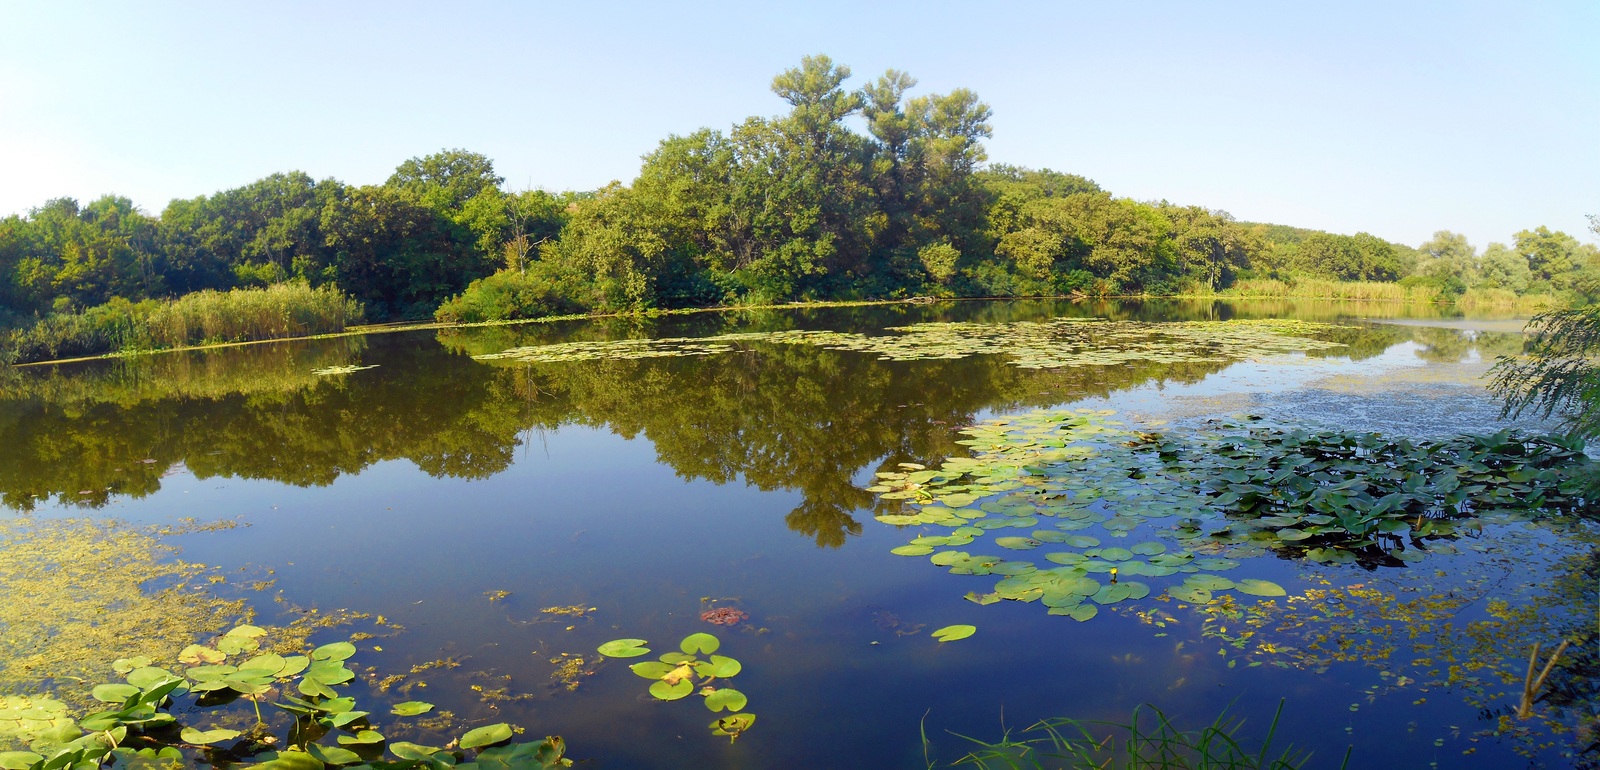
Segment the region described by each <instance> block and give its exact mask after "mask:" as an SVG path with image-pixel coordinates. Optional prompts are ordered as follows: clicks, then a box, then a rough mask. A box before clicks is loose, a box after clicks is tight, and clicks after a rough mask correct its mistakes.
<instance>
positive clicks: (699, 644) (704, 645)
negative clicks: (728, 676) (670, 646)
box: [678, 632, 722, 655]
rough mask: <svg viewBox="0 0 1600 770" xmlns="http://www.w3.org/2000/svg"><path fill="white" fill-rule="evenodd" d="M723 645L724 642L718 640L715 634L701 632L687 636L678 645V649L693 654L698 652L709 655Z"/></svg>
mask: <svg viewBox="0 0 1600 770" xmlns="http://www.w3.org/2000/svg"><path fill="white" fill-rule="evenodd" d="M721 646H722V642H719V641H717V638H716V637H715V636H712V635H711V634H707V633H704V632H701V633H696V634H690V635H688V636H685V637H684V638H683V642H682V643H680V644H679V645H678V649H680V650H683V651H684V652H686V653H689V654H691V655H693V654H698V653H704V654H707V655H709V654H711V653H713V652H716V651H717V648H718V647H721Z"/></svg>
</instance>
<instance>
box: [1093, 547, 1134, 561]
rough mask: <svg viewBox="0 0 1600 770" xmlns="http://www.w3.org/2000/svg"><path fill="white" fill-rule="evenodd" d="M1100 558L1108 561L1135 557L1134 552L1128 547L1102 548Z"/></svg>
mask: <svg viewBox="0 0 1600 770" xmlns="http://www.w3.org/2000/svg"><path fill="white" fill-rule="evenodd" d="M1099 558H1101V559H1105V560H1106V561H1127V560H1129V559H1132V558H1133V552H1132V551H1130V550H1128V549H1126V548H1102V549H1100V554H1099Z"/></svg>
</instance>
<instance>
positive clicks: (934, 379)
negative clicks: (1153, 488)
mask: <svg viewBox="0 0 1600 770" xmlns="http://www.w3.org/2000/svg"><path fill="white" fill-rule="evenodd" d="M1214 310H1215V307H1214V306H1213V305H1212V304H1210V303H1205V304H1203V305H1196V306H1195V307H1193V308H1190V309H1188V310H1186V311H1183V312H1179V310H1175V309H1174V308H1173V307H1171V306H1168V305H1165V304H1163V305H1159V306H1158V305H1157V303H1148V304H1147V305H1144V306H1134V305H1128V306H1125V307H1123V308H1121V309H1120V310H1118V313H1120V314H1121V315H1124V316H1128V317H1129V320H1134V319H1136V318H1139V317H1142V316H1144V315H1145V314H1151V315H1152V317H1162V316H1164V317H1172V316H1174V315H1176V316H1178V317H1208V314H1210V313H1212V312H1213V311H1214ZM1065 311H1071V313H1072V314H1076V315H1085V314H1091V313H1092V314H1098V315H1109V314H1113V313H1112V309H1110V308H1092V307H1082V306H1072V305H1065V304H1064V303H1039V304H1035V305H1029V304H1001V303H957V304H954V305H949V306H942V307H939V308H929V307H925V306H918V305H895V306H888V307H875V308H830V309H825V310H818V311H813V312H810V313H804V314H802V313H794V312H776V311H752V312H749V313H745V314H740V315H737V316H734V317H731V318H730V317H727V316H720V315H713V314H698V315H692V316H681V317H666V318H658V319H646V320H643V321H641V320H638V319H610V320H606V321H603V322H602V323H599V324H581V325H580V324H532V325H528V326H519V327H498V328H487V329H475V330H453V331H451V332H448V333H444V334H441V338H442V341H444V342H445V344H444V345H442V346H441V345H436V344H433V343H431V342H428V343H427V344H421V345H419V344H417V342H418V341H419V337H418V336H417V335H377V336H373V337H369V338H367V341H366V348H365V349H364V350H355V351H344V352H342V353H341V355H342V356H343V358H342V359H339V360H337V361H336V363H351V362H356V361H358V362H359V363H363V364H369V365H370V364H379V367H378V368H376V369H371V370H367V371H363V372H359V373H357V374H353V375H349V376H348V377H334V378H310V377H307V376H304V375H301V374H299V372H306V371H309V369H310V368H311V367H308V366H305V363H306V362H305V361H302V360H299V359H292V360H275V359H261V360H256V359H252V358H249V357H248V356H245V357H241V359H240V361H241V362H240V363H239V365H238V367H237V371H232V370H228V369H227V368H226V367H221V366H219V365H216V364H215V363H214V364H213V365H212V371H211V372H210V374H209V375H208V376H212V377H216V378H219V381H228V382H233V383H235V386H234V387H232V388H231V389H230V388H225V387H214V388H212V389H211V390H209V391H207V390H205V388H204V387H203V386H202V385H200V384H185V382H186V381H185V380H184V379H183V378H182V377H178V376H171V377H164V378H161V379H158V380H157V381H156V382H155V383H153V384H152V383H145V385H143V386H141V387H142V389H141V390H138V391H137V392H138V393H139V394H140V395H139V397H138V398H126V397H122V396H120V395H117V394H121V393H125V392H129V391H128V389H127V388H126V387H122V386H116V387H113V386H106V390H105V392H106V393H107V394H109V395H108V396H107V397H105V398H97V397H96V396H97V393H99V391H97V390H96V388H97V387H99V386H100V383H101V382H111V381H113V380H112V379H108V378H102V379H101V380H98V381H97V380H93V379H85V380H72V381H71V382H70V383H69V384H66V385H57V386H53V388H54V389H53V390H46V389H40V388H35V389H34V390H33V391H23V392H25V393H28V396H27V397H26V398H23V399H21V400H11V401H5V402H0V427H3V429H4V431H5V436H6V439H7V440H6V441H5V442H0V495H3V499H4V501H5V503H6V504H7V505H10V506H12V507H14V508H23V509H26V508H29V507H30V506H31V505H32V504H33V502H34V501H33V499H32V498H31V495H39V496H40V497H49V496H51V495H60V496H62V497H63V499H67V500H70V501H73V502H77V503H79V504H82V505H99V504H103V503H104V502H105V501H106V500H107V498H108V496H109V495H110V494H112V493H121V494H131V495H136V496H138V495H144V494H149V493H150V492H153V491H155V490H156V489H157V488H159V485H160V476H161V474H162V472H163V471H164V470H165V469H167V468H168V467H170V466H172V465H173V464H175V463H178V462H182V463H185V464H186V465H187V466H188V468H189V469H190V470H191V471H192V472H193V473H194V474H195V475H196V476H198V477H201V478H207V477H213V476H234V477H241V478H252V479H272V480H276V481H281V482H284V483H289V484H296V485H323V484H329V483H331V482H332V481H333V480H334V479H336V478H338V477H339V476H340V475H341V474H344V473H353V472H358V471H360V470H361V469H363V468H365V467H367V466H369V465H371V464H373V463H375V462H379V461H382V460H389V459H406V460H410V461H411V462H413V463H415V464H416V465H417V466H418V467H419V468H421V469H422V470H423V471H424V472H426V473H429V474H431V475H434V476H448V477H460V478H482V477H485V476H488V475H491V474H494V473H498V472H499V471H501V470H504V469H505V468H506V467H508V466H509V465H510V464H511V463H512V461H513V459H514V457H515V451H516V448H517V447H518V446H519V445H520V443H521V442H522V441H523V436H524V435H525V432H526V431H528V430H530V429H540V430H544V429H554V428H558V427H560V426H562V425H569V424H581V425H590V426H596V427H604V428H607V429H609V430H611V431H614V432H616V433H617V434H619V435H622V436H626V437H630V438H631V437H634V436H639V435H643V436H646V437H648V438H649V439H650V441H651V442H652V443H653V444H654V446H655V448H656V452H657V454H658V456H659V458H660V460H661V462H663V463H665V464H667V465H669V466H671V467H672V468H673V469H674V470H675V471H676V472H677V473H678V474H679V475H680V476H682V477H684V478H688V479H706V480H709V481H713V482H716V483H719V484H721V483H729V482H733V481H736V480H740V479H742V480H744V481H745V482H746V483H749V484H751V485H753V486H755V487H757V488H759V489H763V490H776V489H793V490H798V491H800V492H801V493H803V495H804V498H805V499H804V502H802V503H801V504H800V505H799V506H798V507H796V508H795V509H794V510H793V511H792V512H790V514H789V515H788V517H787V521H788V523H789V525H790V527H791V528H792V529H794V530H795V531H797V532H801V533H804V534H806V535H808V536H810V537H812V538H814V539H816V541H817V542H818V543H819V544H821V545H827V546H837V545H839V544H841V543H842V542H843V541H844V539H845V537H847V536H848V535H849V534H852V533H857V532H859V531H860V528H861V524H860V522H859V521H858V520H857V519H856V518H855V514H856V512H857V511H864V510H865V511H872V512H874V513H886V512H891V511H894V510H897V506H898V503H895V502H893V501H888V502H885V501H879V500H876V499H875V496H873V495H871V494H869V493H867V492H865V491H863V490H861V489H859V488H858V487H857V486H856V485H855V483H854V479H855V478H856V477H857V476H858V474H859V473H860V472H861V471H862V470H863V469H874V470H875V469H880V468H883V467H890V466H892V465H893V464H894V463H896V462H901V461H910V460H915V461H919V462H938V461H940V460H942V459H943V458H944V457H946V456H948V455H950V454H953V453H955V452H957V451H958V450H961V449H962V448H961V447H959V446H957V445H956V444H954V443H953V441H954V440H955V439H957V438H960V436H959V435H957V434H955V433H954V431H955V429H956V428H959V427H961V426H963V425H966V424H969V423H970V422H971V421H972V419H973V416H974V415H975V414H976V413H977V412H979V411H981V410H985V409H991V410H1006V409H1014V408H1019V407H1028V406H1039V405H1048V404H1055V403H1061V402H1063V401H1070V400H1073V399H1077V398H1081V397H1085V396H1099V395H1106V394H1109V393H1111V392H1113V391H1115V390H1118V389H1122V388H1126V387H1130V386H1133V385H1137V384H1140V383H1144V382H1150V381H1177V382H1196V381H1198V380H1200V379H1202V378H1203V377H1205V376H1206V375H1208V374H1210V373H1211V372H1214V371H1217V370H1218V369H1221V368H1222V367H1224V366H1226V364H1225V363H1221V362H1210V363H1184V364H1155V363H1148V362H1136V363H1132V364H1127V365H1119V366H1110V367H1081V368H1067V369H1057V370H1024V369H1019V368H1017V367H1014V366H1011V365H1010V364H1009V363H1007V362H1005V361H1004V360H1001V359H1000V358H998V357H993V356H976V357H972V358H967V359H962V360H955V361H951V360H931V361H915V362H882V361H878V360H876V358H875V357H874V356H872V355H870V354H862V353H856V352H846V351H832V350H825V349H820V348H815V347H811V346H805V345H773V344H749V345H744V346H740V348H739V350H737V351H736V352H732V353H726V354H721V355H714V356H707V357H689V358H656V359H638V360H620V361H616V360H613V361H593V362H583V363H559V364H528V363H523V362H496V363H494V364H488V363H481V362H476V361H471V360H469V359H468V358H467V357H466V355H467V354H470V353H478V352H487V351H491V350H492V351H498V350H501V349H504V348H506V347H512V346H516V345H521V344H530V343H536V342H537V343H542V342H553V341H564V340H571V339H578V338H591V337H599V338H607V337H615V336H640V335H641V334H643V333H650V334H657V335H705V334H713V333H719V332H724V331H729V330H730V324H731V325H732V326H731V330H750V329H751V328H752V327H754V328H755V329H756V330H773V329H779V328H818V327H831V328H862V329H869V330H870V329H881V328H883V327H885V326H890V325H901V324H907V323H914V322H919V321H925V320H934V319H938V318H941V317H944V318H959V319H973V320H988V321H1017V320H1030V319H1036V318H1038V319H1042V318H1048V317H1051V316H1052V315H1058V314H1063V313H1064V312H1065ZM288 349H291V350H292V349H294V348H292V347H291V348H288ZM241 350H246V349H241ZM354 352H359V353H361V355H360V357H359V359H356V358H355V357H354V356H353V355H352V354H353V353H354ZM252 355H255V354H252ZM169 358H170V359H171V360H180V359H181V358H182V356H172V357H169ZM222 360H224V359H222V358H218V359H216V361H222ZM285 371H292V373H287V374H286V373H284V372H285ZM123 379H124V380H125V379H126V378H123ZM205 381H207V382H209V381H211V380H205ZM167 382H170V383H173V385H172V387H171V392H170V393H169V394H167V395H165V396H163V395H162V394H161V390H160V388H161V383H167ZM200 392H204V393H205V396H204V397H200V398H196V397H192V394H195V393H200ZM146 458H149V459H153V460H155V461H156V462H154V463H151V464H145V463H142V462H139V461H140V460H143V459H146Z"/></svg>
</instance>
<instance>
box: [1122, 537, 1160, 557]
mask: <svg viewBox="0 0 1600 770" xmlns="http://www.w3.org/2000/svg"><path fill="white" fill-rule="evenodd" d="M1128 550H1130V551H1132V552H1134V553H1136V554H1138V555H1140V556H1155V555H1158V554H1162V553H1166V551H1167V547H1166V546H1165V545H1163V544H1161V543H1157V542H1155V541H1153V540H1152V541H1150V542H1145V543H1138V544H1136V545H1133V546H1130V547H1129V548H1128Z"/></svg>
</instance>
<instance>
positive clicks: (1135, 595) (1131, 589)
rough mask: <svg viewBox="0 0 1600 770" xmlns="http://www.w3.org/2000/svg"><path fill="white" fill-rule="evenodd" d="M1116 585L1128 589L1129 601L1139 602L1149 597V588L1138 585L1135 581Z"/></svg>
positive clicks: (1142, 584)
mask: <svg viewBox="0 0 1600 770" xmlns="http://www.w3.org/2000/svg"><path fill="white" fill-rule="evenodd" d="M1117 585H1119V586H1127V587H1128V598H1129V599H1133V600H1139V599H1143V598H1145V597H1146V596H1149V595H1150V586H1148V585H1145V584H1144V583H1140V582H1139V581H1137V580H1125V581H1123V582H1121V583H1118V584H1117Z"/></svg>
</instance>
